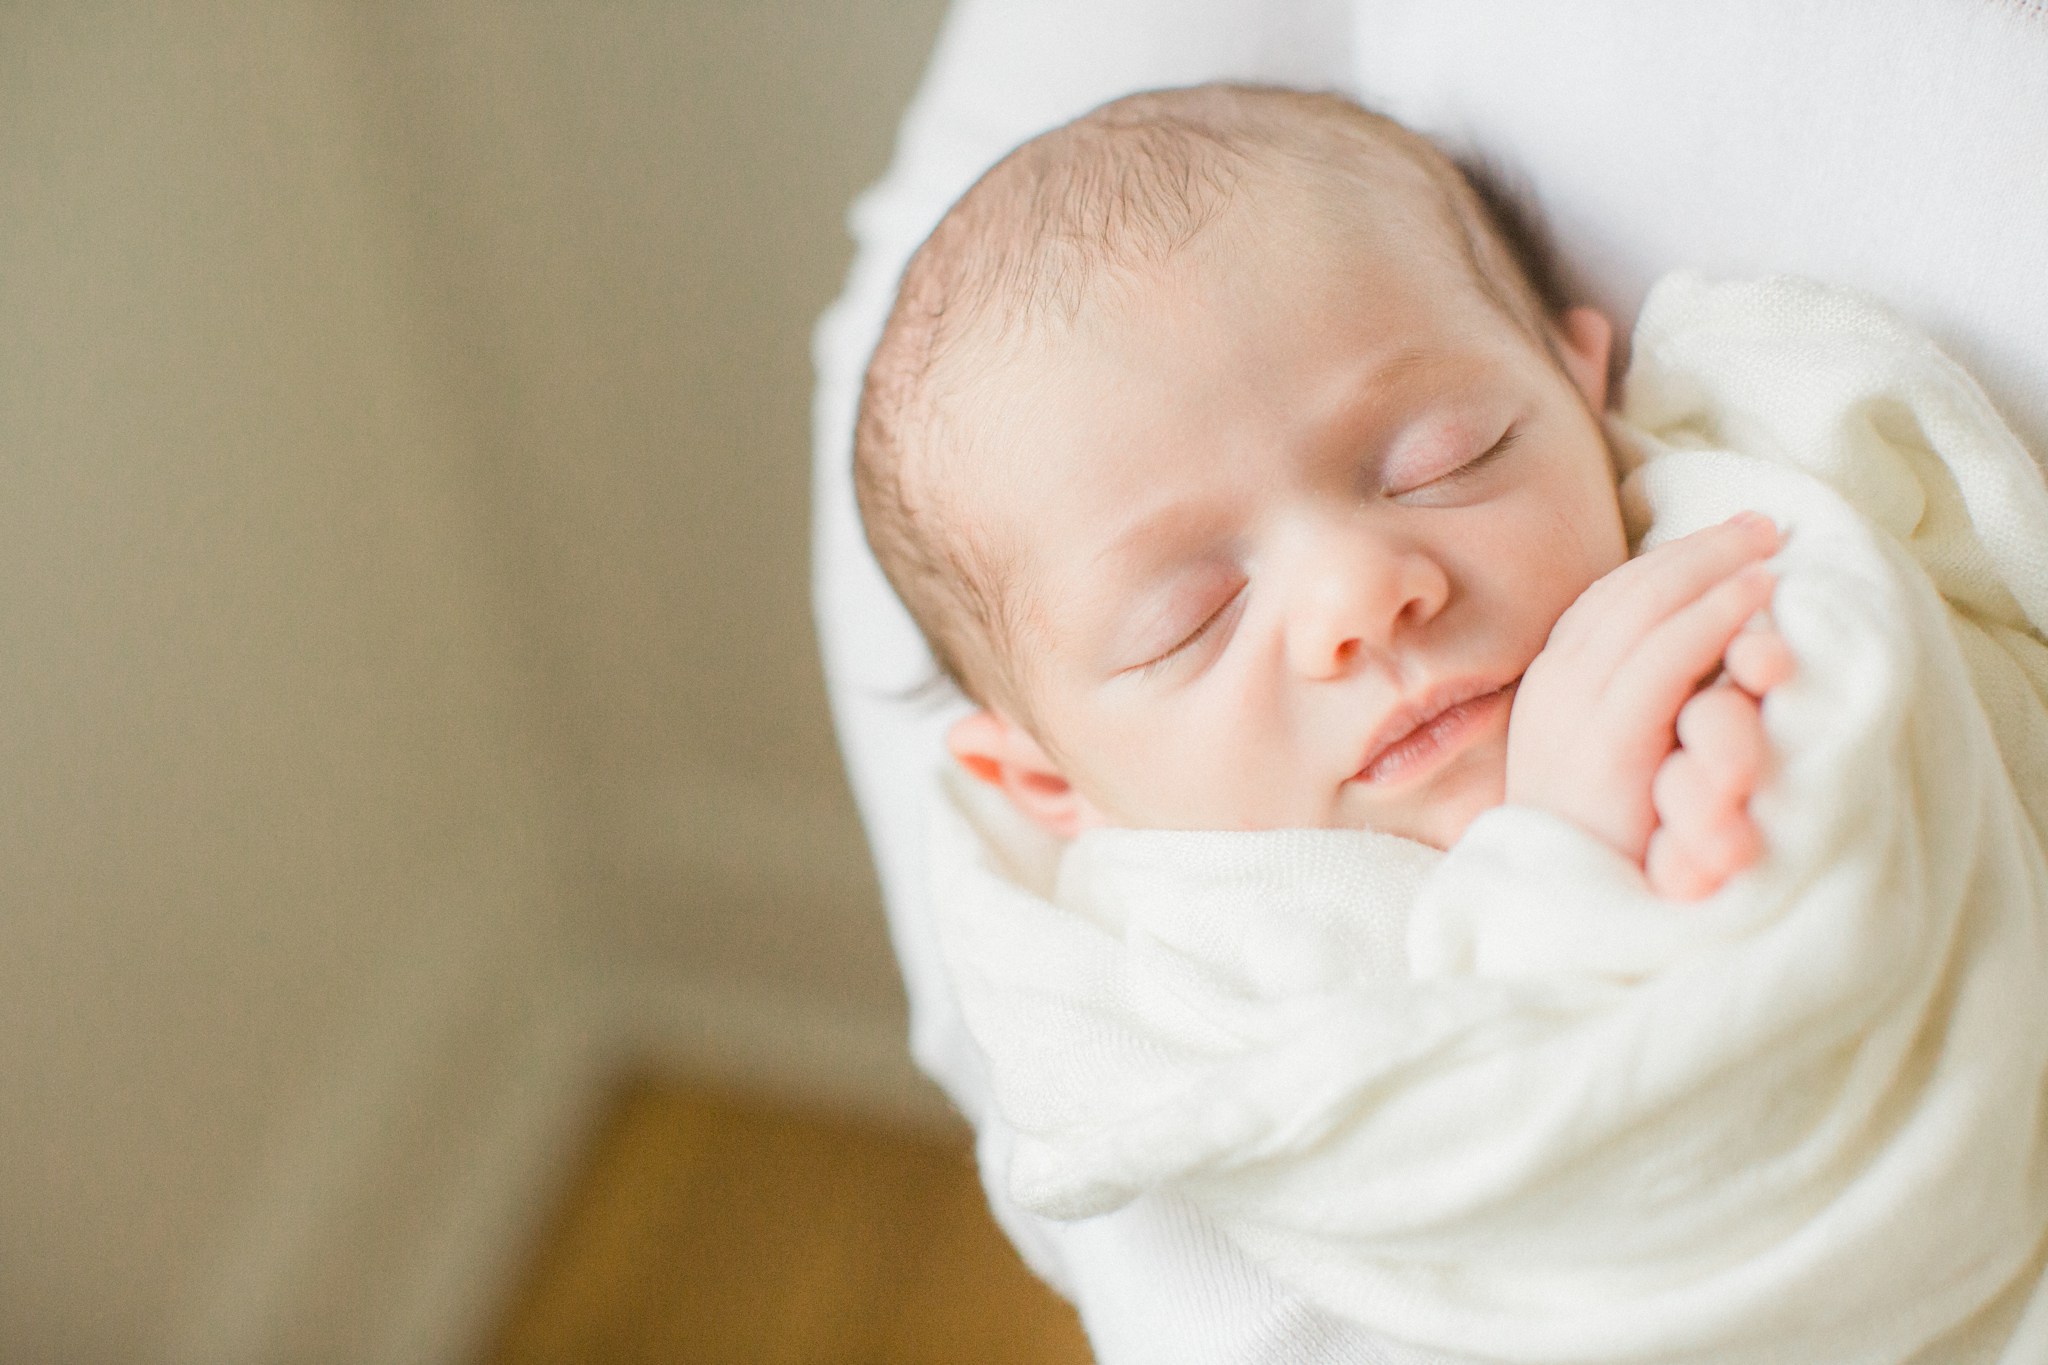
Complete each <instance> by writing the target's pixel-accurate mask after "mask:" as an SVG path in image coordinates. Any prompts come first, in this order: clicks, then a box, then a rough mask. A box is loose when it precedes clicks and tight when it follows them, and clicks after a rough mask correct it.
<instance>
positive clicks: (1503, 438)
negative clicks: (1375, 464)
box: [1423, 426, 1522, 488]
mask: <svg viewBox="0 0 2048 1365" xmlns="http://www.w3.org/2000/svg"><path fill="white" fill-rule="evenodd" d="M1521 439H1522V428H1521V427H1519V426H1510V427H1509V428H1508V429H1507V430H1506V431H1504V432H1502V433H1501V434H1500V439H1499V440H1498V441H1495V442H1494V443H1493V444H1492V445H1490V446H1488V447H1487V448H1486V449H1485V450H1482V451H1480V452H1479V453H1478V454H1477V455H1475V456H1473V457H1472V458H1471V459H1469V460H1467V461H1465V463H1463V464H1461V465H1459V466H1458V467H1457V468H1456V469H1453V470H1451V471H1450V472H1449V473H1448V474H1439V475H1438V476H1437V477H1436V478H1435V479H1432V480H1430V482H1431V483H1437V482H1441V481H1442V480H1444V479H1455V478H1459V477H1461V476H1463V475H1466V474H1476V473H1478V472H1479V471H1480V470H1481V469H1484V468H1485V467H1486V466H1487V465H1490V464H1492V463H1493V462H1494V461H1495V460H1497V459H1499V458H1500V457H1501V456H1503V455H1505V454H1507V453H1508V452H1509V451H1510V450H1513V449H1514V448H1515V443H1516V442H1518V441H1520V440H1521ZM1428 486H1429V485H1428V484H1424V485H1423V487H1425V488H1427V487H1428Z"/></svg>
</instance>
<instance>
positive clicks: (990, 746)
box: [946, 710, 1101, 839]
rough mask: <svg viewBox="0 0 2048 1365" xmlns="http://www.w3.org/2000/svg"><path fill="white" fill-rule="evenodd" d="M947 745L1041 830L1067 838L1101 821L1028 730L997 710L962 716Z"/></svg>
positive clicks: (974, 772) (971, 772)
mask: <svg viewBox="0 0 2048 1365" xmlns="http://www.w3.org/2000/svg"><path fill="white" fill-rule="evenodd" d="M946 748H947V750H948V751H949V752H950V753H951V754H952V755H953V757H954V759H955V760H956V761H957V762H958V763H959V764H960V766H961V767H963V768H965V769H966V770H967V771H968V773H969V774H970V775H971V776H974V777H977V778H980V779H981V780H982V781H983V782H986V783H988V784H989V785H990V786H991V787H994V788H995V789H996V790H998V791H1000V792H1001V793H1002V794H1003V795H1004V796H1006V797H1008V798H1009V799H1010V804H1011V805H1013V806H1015V807H1016V808H1017V809H1018V810H1019V811H1021V812H1023V814H1024V816H1025V817H1026V818H1027V819H1029V820H1030V821H1031V822H1032V823H1033V824H1035V825H1037V826H1038V827H1039V828H1041V829H1044V830H1048V831H1050V832H1051V833H1053V834H1055V835H1058V836H1059V837H1060V838H1062V839H1071V838H1073V837H1074V836H1075V835H1076V834H1079V833H1080V832H1081V831H1082V830H1083V829H1086V828H1088V827H1089V826H1090V825H1093V824H1099V823H1101V822H1100V821H1099V820H1098V819H1096V818H1095V816H1094V813H1093V809H1092V808H1091V807H1090V806H1089V804H1088V801H1087V799H1086V798H1085V797H1083V796H1082V795H1081V794H1080V793H1079V792H1077V791H1075V790H1074V788H1073V784H1072V783H1070V782H1068V781H1067V779H1066V777H1065V776H1064V775H1063V774H1062V773H1061V772H1060V770H1059V768H1058V767H1057V766H1055V765H1054V763H1053V761H1052V759H1051V758H1050V757H1049V756H1048V755H1047V754H1046V752H1045V749H1044V747H1043V746H1041V745H1040V744H1039V742H1038V741H1037V740H1036V739H1033V738H1032V737H1031V732H1030V731H1028V730H1026V729H1025V728H1024V727H1023V726H1021V725H1019V724H1017V723H1016V722H1015V721H1013V720H1011V719H1010V718H1009V717H1008V716H1005V715H1003V714H1002V713H1001V712H998V711H989V710H980V711H976V712H974V713H973V714H972V715H969V716H966V717H963V718H962V719H961V720H959V721H957V722H956V723H955V724H954V726H953V728H952V729H951V730H949V731H947V732H946Z"/></svg>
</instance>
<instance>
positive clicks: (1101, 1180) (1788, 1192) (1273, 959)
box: [933, 276, 2048, 1365]
mask: <svg viewBox="0 0 2048 1365" xmlns="http://www.w3.org/2000/svg"><path fill="white" fill-rule="evenodd" d="M1634 346H1635V354H1634V361H1633V368H1632V369H1631V372H1630V374H1629V377H1628V381H1627V387H1626V394H1627V397H1626V403H1625V406H1624V410H1623V413H1622V418H1621V420H1620V421H1618V422H1617V423H1616V425H1615V436H1616V442H1617V445H1618V446H1619V447H1620V448H1621V451H1622V456H1623V461H1624V464H1625V465H1627V466H1629V467H1630V469H1631V472H1630V473H1629V474H1628V476H1627V478H1626V480H1625V482H1624V485H1623V501H1624V508H1625V510H1626V511H1627V513H1628V514H1629V516H1630V517H1631V518H1632V525H1633V527H1634V528H1636V529H1640V528H1641V527H1643V526H1644V525H1645V524H1647V525H1649V527H1650V529H1649V532H1648V534H1649V538H1650V539H1651V540H1652V541H1656V540H1662V539H1666V538H1670V537H1674V536H1678V535H1682V534H1684V533H1686V532H1688V531H1691V530H1694V529H1696V528H1699V527H1701V526H1705V525H1708V524H1711V523H1713V522H1716V521H1719V520H1721V519H1722V518H1724V517H1726V516H1728V515H1730V514H1731V513H1733V512H1735V511H1737V510H1739V509H1740V508H1744V507H1752V508H1756V509H1758V510H1761V511H1763V512H1766V513H1768V514H1769V515H1771V516H1772V517H1774V518H1775V519H1776V520H1777V521H1778V522H1779V524H1780V525H1781V526H1782V527H1784V528H1786V530H1787V533H1788V534H1787V540H1786V544H1785V547H1784V549H1783V551H1782V552H1781V553H1780V555H1779V556H1778V558H1777V560H1776V561H1775V563H1776V567H1777V569H1778V571H1779V574H1780V585H1779V588H1778V591H1777V597H1776V603H1775V607H1774V613H1775V616H1776V618H1777V621H1778V625H1779V628H1780V630H1781V631H1782V632H1783V634H1784V636H1785V637H1786V639H1787V640H1788V641H1789V642H1790V644H1791V645H1792V647H1793V649H1794V652H1795V653H1796V654H1797V656H1798V658H1799V661H1800V671H1799V675H1798V677H1797V678H1796V679H1795V680H1794V681H1793V682H1791V683H1790V684H1788V685H1787V686H1785V687H1784V688H1782V689H1781V690H1780V691H1779V692H1777V693H1774V694H1773V695H1772V696H1771V698H1770V699H1769V701H1768V703H1767V704H1766V707H1765V723H1766V726H1767V728H1768V731H1769V733H1770V736H1771V740H1772V743H1773V748H1774V751H1775V753H1776V767H1775V771H1774V774H1773V776H1772V779H1771V781H1770V782H1769V784H1768V785H1767V787H1766V789H1765V790H1764V791H1763V792H1761V793H1760V794H1759V795H1758V797H1757V799H1756V802H1755V805H1754V809H1755V811H1756V813H1757V816H1758V818H1759V821H1760V823H1761V824H1762V826H1763V828H1764V829H1765V831H1766V835H1767V839H1768V843H1769V853H1768V855H1767V857H1766V860H1765V861H1764V863H1763V864H1762V865H1761V866H1759V867H1758V868H1756V869H1754V870H1753V871H1752V872H1749V873H1746V874H1744V875H1743V876H1741V877H1739V878H1737V879H1736V880H1735V881H1734V882H1733V883H1731V884H1730V885H1729V886H1728V887H1726V888H1725V889H1724V890H1723V891H1722V892H1721V893H1720V894H1718V895H1717V896H1715V897H1713V898H1711V899H1710V900H1707V901H1705V902H1701V903H1697V904H1686V905H1679V904H1672V903H1667V902H1660V901H1658V900H1655V899H1653V898H1651V897H1650V896H1649V895H1648V894H1647V892H1646V891H1645V889H1644V886H1643V883H1642V880H1641V877H1640V875H1639V874H1638V873H1637V872H1636V870H1635V869H1633V868H1632V867H1630V866H1629V865H1627V864H1626V863H1625V862H1623V861H1622V860H1621V859H1619V858H1618V857H1616V856H1614V855H1613V854H1611V853H1609V852H1608V851H1607V850H1605V849H1604V848H1603V847H1601V846H1599V845H1597V844H1596V843H1594V842H1593V841H1592V840H1590V839H1588V838H1586V837H1585V836H1583V835H1581V834H1579V833H1578V832H1577V831H1576V830H1574V829H1571V828H1568V827H1566V826H1563V825H1562V824H1560V823H1558V822H1556V821H1553V820H1551V819H1549V818H1547V817H1544V816H1541V815H1539V814H1537V813H1535V812H1532V811H1529V810H1524V809H1518V808H1514V807H1503V808H1501V809H1498V810H1495V811H1492V812H1489V813H1488V814H1486V815H1484V816H1482V817H1481V818H1480V819H1479V820H1478V821H1477V822H1475V823H1474V824H1473V826H1472V827H1471V829H1470V830H1469V831H1468V833H1467V835H1466V836H1465V838H1464V839H1463V840H1462V841H1461V842H1460V843H1459V844H1458V845H1457V846H1456V847H1455V848H1453V849H1452V850H1451V851H1450V852H1448V853H1445V854H1438V853H1436V852H1434V851H1432V850H1429V849H1425V848H1422V847H1421V846H1419V845H1415V844H1411V843H1407V842H1405V841H1402V840H1399V839H1394V838H1390V837H1387V836H1380V835H1373V834H1363V833H1355V832H1339V831H1306V830H1290V831H1274V832H1267V833H1193V834H1191V833H1175V832H1164V831H1103V832H1097V833H1092V834H1089V835H1086V836H1084V837H1082V838H1081V839H1079V840H1077V841H1076V842H1075V843H1074V844H1073V845H1072V846H1071V847H1069V848H1066V849H1064V850H1061V849H1058V848H1055V847H1051V846H1049V845H1047V844H1046V843H1044V842H1043V841H1037V840H1034V839H1033V838H1032V837H1031V836H1030V835H1028V834H1027V833H1025V832H1024V831H1023V830H1022V829H1020V828H1019V826H1018V823H1017V822H1016V820H1015V819H1014V817H1011V816H1010V815H1009V813H1008V812H1007V811H1005V810H1002V809H1000V808H999V807H997V806H994V805H991V804H990V802H989V800H988V799H987V798H986V797H985V796H984V795H982V794H980V793H978V792H975V791H970V790H968V789H967V788H968V787H969V786H970V785H971V784H967V783H964V782H954V783H953V784H951V787H950V788H949V790H950V791H951V800H950V804H949V805H947V806H946V807H945V808H943V809H942V810H941V811H940V812H939V814H938V818H937V819H936V821H935V824H934V830H933V840H934V843H933V862H934V867H935V871H936V875H937V877H938V887H937V897H936V901H937V906H938V914H939V928H940V934H941V939H942V942H943V944H944V947H945V952H946V956H947V962H948V965H949V968H950V971H951V974H952V977H953V981H954V984H955V988H956V990H957V992H958V995H959V999H960V1003H961V1006H962V1009H963V1011H964V1014H965V1016H966V1019H967V1021H968V1025H969V1028H970V1030H971V1032H972V1034H973V1036H974V1038H975V1039H976V1041H977V1043H978V1044H979V1046H980V1047H981V1048H982V1049H983V1050H984V1052H985V1053H986V1055H987V1058H988V1061H989V1065H990V1074H991V1077H992V1083H993V1088H994V1095H995V1100H996V1104H997V1107H998V1109H999V1110H1000V1113H1001V1116H1002V1120H1003V1121H1004V1122H1005V1123H1006V1124H1007V1125H1008V1126H1009V1127H1011V1128H1012V1129H1014V1131H1015V1134H1016V1140H1015V1145H1014V1153H1013V1161H1012V1165H1011V1168H1010V1171H1009V1176H1010V1181H1011V1190H1012V1193H1013V1195H1014V1196H1015V1198H1016V1199H1017V1201H1018V1202H1019V1203H1020V1204H1022V1205H1024V1206H1025V1207H1027V1208H1031V1209H1035V1210H1038V1211H1040V1212H1043V1213H1047V1214H1050V1215H1052V1216H1055V1217H1062V1218H1078V1217H1085V1216H1087V1215H1089V1214H1092V1213H1097V1212H1101V1211H1104V1210H1108V1209H1111V1208H1114V1207H1117V1206H1118V1205H1120V1204H1122V1203H1124V1202H1126V1201H1128V1200H1130V1199H1131V1198H1133V1197H1135V1196H1137V1195H1138V1194H1141V1193H1143V1192H1146V1191H1149V1190H1156V1189H1165V1190H1172V1191H1175V1192H1177V1193H1179V1194H1182V1195H1185V1196H1187V1197H1189V1198H1192V1199H1194V1200H1196V1201H1198V1202H1199V1203H1200V1204H1201V1205H1202V1207H1203V1208H1204V1209H1206V1210H1207V1211H1208V1212H1209V1213H1210V1214H1211V1215H1212V1216H1214V1217H1215V1218H1216V1219H1217V1220H1218V1221H1219V1222H1220V1223H1221V1224H1222V1225H1223V1226H1225V1227H1226V1228H1227V1229H1229V1231H1230V1232H1231V1234H1232V1235H1233V1236H1234V1237H1236V1238H1237V1239H1238V1240H1239V1241H1240V1242H1241V1243H1242V1244H1243V1245H1245V1246H1246V1247H1247V1248H1249V1249H1250V1250H1251V1252H1252V1253H1253V1254H1254V1255H1255V1256H1257V1257H1258V1258H1259V1259H1261V1260H1262V1261H1263V1262H1264V1263H1265V1264H1267V1265H1268V1266H1270V1267H1271V1268H1272V1269H1273V1270H1274V1271H1275V1272H1276V1273H1278V1274H1280V1275H1281V1276H1283V1277H1284V1278H1286V1279H1288V1280H1290V1281H1292V1282H1293V1283H1295V1284H1296V1285H1298V1286H1300V1287H1302V1288H1303V1289H1305V1290H1306V1291H1307V1292H1308V1293H1310V1294H1311V1295H1312V1296H1313V1297H1315V1298H1317V1299H1319V1300H1320V1301H1322V1302H1323V1303H1325V1304H1326V1305H1328V1306H1330V1307H1331V1308H1333V1309H1334V1310H1336V1311H1338V1312H1340V1313H1342V1314H1345V1315H1347V1316H1349V1317H1353V1318H1355V1319H1357V1320H1359V1321H1361V1322H1364V1323H1366V1324H1368V1325H1370V1326H1372V1327H1374V1328H1376V1329H1378V1330H1380V1331H1383V1332H1385V1333H1387V1334H1389V1335H1391V1336H1394V1337H1397V1338H1400V1339H1403V1340H1406V1341H1409V1342H1412V1343H1415V1344H1417V1345H1419V1346H1424V1347H1429V1348H1432V1349H1435V1350H1437V1351H1440V1352H1445V1353H1449V1354H1452V1355H1458V1356H1464V1357H1468V1358H1474V1359H1480V1360H1497V1361H1518V1362H1560V1363H1562V1362H1571V1363H1572V1365H1590V1362H1601V1361H1615V1362H1619V1361H1630V1362H1650V1361H1657V1362H1680V1361H1698V1362H1714V1363H1715V1365H1741V1363H1743V1362H1757V1363H1759V1365H1761V1363H1762V1362H1774V1363H1783V1365H1790V1363H1791V1362H1798V1363H1799V1365H1815V1363H1817V1362H1828V1363H1829V1365H1857V1363H1859V1362H1871V1363H1872V1365H1876V1363H1877V1362H1885V1363H1886V1365H1896V1363H1897V1362H1905V1361H1925V1362H1937V1361H1938V1362H1942V1363H1943V1365H1948V1363H1949V1362H1966V1361H1978V1360H1987V1361H1989V1360H1998V1361H2005V1362H2011V1363H2012V1365H2019V1362H2048V1295H2037V1294H2036V1293H2035V1289H2036V1286H2037V1285H2038V1284H2039V1283H2040V1281H2041V1279H2042V1273H2043V1271H2042V1267H2043V1255H2044V1248H2043V1234H2044V1231H2048V1115H2044V1112H2043V1106H2042V1099H2043V1083H2044V1079H2048V866H2044V862H2043V855H2042V848H2041V835H2040V831H2041V830H2043V829H2044V828H2048V825H2044V823H2043V822H2044V819H2048V705H2044V698H2048V648H2044V646H2043V645H2042V643H2041V632H2042V629H2043V626H2044V623H2048V492H2044V488H2043V484H2042V479H2041V475H2040V473H2039V470H2038V469H2037V468H2036V466H2035V465H2034V464H2033V463H2032V461H2031V460H2030V459H2029V457H2028V455H2027V453H2026V452H2025V450H2024V449H2023V448H2021V446H2020V445H2019V443H2018V442H2017V441H2016V439H2015V438H2014V437H2013V436H2012V435H2011V434H2010V433H2009V432H2008V431H2007V429H2006V428H2005V427H2004V425H2003V424H2002V423H2001V422H2000V421H1999V420H1998V418H1997V416H1996V415H1995V413H1994V412H1993V411H1992V409H1991V407H1990V406H1989V404H1988V402H1987V401H1986V400H1985V399H1984V397H1983V395H1982V394H1981V392H1980V391H1979V390H1978V389H1977V388H1976V386H1975V385H1974V384H1973V383H1972V382H1971V381H1970V380H1969V379H1968V378H1967V377H1966V376H1965V375H1964V374H1962V372H1961V371H1959V370H1958V369H1957V368H1956V367H1955V366H1954V365H1953V364H1952V363H1950V362H1949V361H1948V360H1947V359H1946V358H1944V357H1943V356H1942V355H1941V354H1940V353H1939V352H1938V351H1937V350H1935V348H1934V347H1933V346H1932V345H1931V344H1929V343H1928V342H1927V341H1925V340H1924V339H1923V338H1921V337H1919V336H1918V335H1917V334H1915V333H1913V332H1911V331H1910V330H1908V329H1906V328H1904V327H1903V326H1901V325H1900V324H1899V323H1897V322H1896V321H1895V320H1893V319H1892V318H1891V317H1890V316H1889V315H1887V314H1885V313H1884V312H1883V311H1882V310H1880V309H1878V308H1876V307H1875V306H1873V305H1872V304H1870V303H1868V302H1867V301H1865V300H1862V299H1860V298H1858V297H1856V296H1853V295H1847V294H1844V293H1840V292H1836V291H1831V290H1826V289H1822V288H1820V287H1817V286H1813V285H1809V284H1803V283H1800V282H1795V281H1787V280H1772V281H1764V282H1757V283H1745V284H1733V285H1708V284H1705V283H1703V282H1701V281H1699V280H1698V279H1695V278H1691V277H1682V276H1681V277H1674V278H1672V279H1669V280H1666V281H1665V282H1663V283H1662V284H1660V285H1659V287H1658V288H1657V290H1656V291H1655V292H1654V293H1653V294H1652V296H1651V298H1650V300H1649V302H1648V303H1647V305H1646V306H1645V308H1644V312H1643V317H1642V320H1641V323H1640V326H1639V328H1638V330H1637V334H1636V338H1635V343H1634ZM1738 452H1739V453H1738Z"/></svg>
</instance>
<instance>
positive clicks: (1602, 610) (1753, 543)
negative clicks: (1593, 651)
mask: <svg viewBox="0 0 2048 1365" xmlns="http://www.w3.org/2000/svg"><path fill="white" fill-rule="evenodd" d="M1778 543H1779V541H1778V528H1777V527H1776V526H1775V525H1773V524H1772V523H1771V521H1770V519H1769V518H1767V517H1763V516H1759V515H1758V514H1756V513H1754V512H1744V513H1741V514H1739V515H1737V516H1734V517H1731V518H1729V519H1728V520H1727V521H1724V522H1721V523H1720V524H1719V525H1716V526H1709V527H1707V528H1706V529H1704V530H1700V531H1695V532H1693V533H1692V534H1691V535H1689V536H1683V537H1681V538H1680V539H1678V540H1674V541H1671V542H1669V543H1668V544H1664V545H1659V546H1658V547H1657V548H1656V549H1654V550H1649V551H1646V552H1645V553H1643V554H1640V555H1638V556H1636V557H1635V558H1634V559H1631V560H1629V561H1628V562H1627V563H1626V564H1623V565H1622V566H1621V567H1620V568H1618V569H1616V570H1614V572H1612V573H1610V574H1608V575H1607V576H1606V577H1604V578H1602V579H1601V580H1600V581H1599V582H1597V583H1595V584H1594V585H1593V586H1592V587H1591V588H1589V589H1588V590H1587V591H1586V593H1585V595H1584V596H1583V597H1582V598H1581V599H1580V600H1581V601H1582V602H1587V603H1588V607H1589V611H1588V613H1586V614H1590V615H1591V616H1592V617H1593V618H1594V621H1595V622H1596V624H1597V628H1598V630H1599V632H1600V634H1601V635H1602V636H1603V637H1604V638H1605V639H1606V640H1608V641H1611V642H1612V647H1613V648H1614V649H1615V650H1616V652H1617V654H1621V653H1626V652H1627V650H1628V649H1629V647H1631V646H1632V645H1633V644H1634V643H1635V641H1637V640H1639V639H1641V638H1642V637H1643V636H1644V635H1646V634H1648V633H1649V632H1650V631H1652V630H1654V629H1655V628H1656V627H1657V626H1658V625H1659V624H1660V623H1661V622H1663V621H1664V620H1666V619H1667V618H1669V617H1670V616H1671V615H1673V614H1674V613H1676V612H1678V611H1681V610H1683V609H1684V608H1685V607H1687V606H1689V605H1690V604H1692V603H1693V602H1695V601H1697V600H1698V599H1699V598H1700V596H1701V595H1702V594H1704V593H1707V592H1710V591H1711V590H1712V589H1713V588H1714V587H1715V586H1716V585H1718V584H1720V583H1722V582H1725V581H1726V580H1727V579H1728V578H1729V577H1730V576H1731V575H1733V574H1735V573H1737V572H1739V571H1740V570H1741V569H1742V568H1743V567H1744V566H1745V565H1749V564H1753V563H1755V562H1756V561H1757V560H1760V559H1764V558H1766V557H1768V556H1769V555H1771V554H1773V553H1775V552H1776V551H1777V549H1778Z"/></svg>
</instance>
